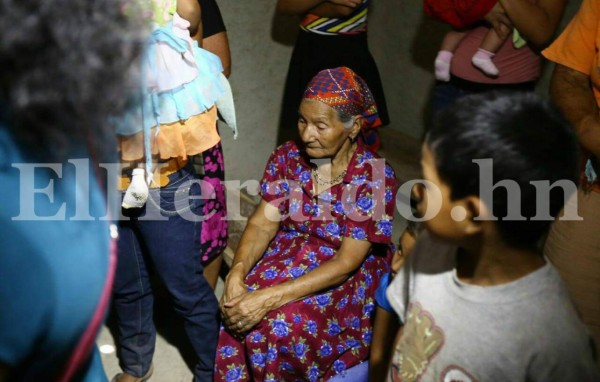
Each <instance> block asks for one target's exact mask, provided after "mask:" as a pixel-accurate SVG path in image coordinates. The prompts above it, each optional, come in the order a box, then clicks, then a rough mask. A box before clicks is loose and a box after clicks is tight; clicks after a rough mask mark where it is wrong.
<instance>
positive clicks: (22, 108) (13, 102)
mask: <svg viewBox="0 0 600 382" xmlns="http://www.w3.org/2000/svg"><path fill="white" fill-rule="evenodd" d="M127 6H128V5H127V4H126V2H125V1H124V0H101V1H99V0H44V1H40V0H30V1H27V2H23V1H16V0H5V1H2V2H1V3H0V35H1V36H2V39H1V43H0V73H1V75H0V184H1V185H2V186H1V187H0V197H1V198H2V203H1V205H0V221H1V222H2V223H1V224H2V232H1V233H0V247H1V248H2V255H1V256H0V304H2V313H1V314H0V381H83V380H85V381H105V380H106V376H105V374H104V371H103V369H102V364H101V362H100V357H99V353H98V352H97V351H96V349H95V346H94V340H95V338H96V335H97V333H98V330H99V328H100V326H101V324H102V322H103V319H104V317H105V313H106V308H107V306H108V301H109V298H110V291H111V288H112V280H113V275H114V267H115V254H114V251H111V250H110V249H111V248H112V246H111V241H110V239H111V234H110V233H111V232H113V235H112V236H113V237H114V232H116V229H114V226H113V227H112V229H111V228H110V225H109V221H108V217H107V216H106V215H107V212H106V199H105V195H104V192H103V191H102V187H101V186H102V183H103V180H102V176H101V175H100V173H101V172H100V168H99V167H98V166H97V164H98V163H104V162H111V161H114V159H115V154H116V150H115V147H116V142H115V133H114V128H113V127H112V126H111V124H110V123H109V120H110V118H109V116H113V117H114V116H118V115H119V114H120V112H121V111H122V110H123V109H124V106H125V105H126V101H127V99H128V97H129V94H128V92H127V90H126V89H128V88H131V86H130V85H129V84H130V83H131V82H132V81H133V80H134V79H135V76H132V75H131V72H130V70H129V69H130V67H131V63H132V62H133V61H134V59H135V57H136V56H137V53H138V51H139V48H140V41H141V40H140V38H139V37H140V35H139V32H140V31H141V30H142V29H141V28H140V27H141V24H139V23H138V22H136V21H135V20H138V19H137V17H136V18H135V19H134V18H132V17H128V16H127V15H126V13H127V12H126V10H127ZM128 13H130V14H137V13H135V12H128ZM17 22H18V25H17V24H16V23H17ZM40 194H41V195H40Z"/></svg>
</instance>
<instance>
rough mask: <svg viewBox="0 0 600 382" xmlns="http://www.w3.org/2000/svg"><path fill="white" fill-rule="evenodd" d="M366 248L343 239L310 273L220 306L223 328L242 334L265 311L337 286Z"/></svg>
mask: <svg viewBox="0 0 600 382" xmlns="http://www.w3.org/2000/svg"><path fill="white" fill-rule="evenodd" d="M370 248H371V243H370V242H368V241H363V240H355V239H351V238H348V237H346V238H344V240H343V241H342V246H341V247H340V249H339V250H338V251H337V252H336V253H335V254H334V255H333V256H332V258H331V259H330V260H327V261H326V262H324V263H322V264H321V265H319V266H318V267H317V268H315V269H313V270H312V271H311V272H309V273H307V274H305V275H303V276H300V277H298V278H297V279H294V280H289V281H286V282H284V283H281V284H278V285H275V286H272V287H268V288H263V289H259V290H256V291H253V292H248V293H245V294H243V295H239V296H238V297H236V298H234V299H231V300H230V301H229V302H227V303H226V304H223V309H222V312H223V318H224V323H225V325H226V326H227V327H228V328H229V329H230V330H231V331H232V332H234V333H237V334H242V333H244V332H246V331H248V330H250V329H251V328H252V327H254V326H255V325H256V324H258V323H259V322H260V320H262V319H263V318H264V316H265V315H266V314H267V313H268V312H270V311H272V310H274V309H277V308H279V307H281V306H283V305H285V304H287V303H289V302H292V301H297V300H301V299H303V298H306V297H308V296H311V295H314V294H316V293H317V292H320V291H322V290H325V289H328V288H331V287H334V286H337V285H340V284H341V283H343V282H344V281H346V280H347V279H348V277H350V275H352V274H353V273H354V272H355V271H356V270H357V269H358V268H359V267H360V266H361V264H362V262H363V261H364V260H365V258H366V257H367V254H368V253H369V249H370Z"/></svg>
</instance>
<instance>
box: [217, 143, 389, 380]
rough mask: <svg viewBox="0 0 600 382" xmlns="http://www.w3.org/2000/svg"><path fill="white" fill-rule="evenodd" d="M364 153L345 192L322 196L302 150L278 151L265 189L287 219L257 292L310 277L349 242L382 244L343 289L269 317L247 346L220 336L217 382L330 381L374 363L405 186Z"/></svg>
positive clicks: (249, 279) (259, 266)
mask: <svg viewBox="0 0 600 382" xmlns="http://www.w3.org/2000/svg"><path fill="white" fill-rule="evenodd" d="M378 158H379V157H378V156H377V155H376V154H374V153H373V152H371V151H369V150H368V149H367V148H365V147H363V146H361V145H359V146H358V148H357V149H356V151H355V153H354V155H353V157H352V159H351V161H350V164H349V166H348V169H347V173H346V175H345V176H344V179H343V181H342V183H340V184H337V185H334V186H333V187H332V188H330V189H329V190H327V191H325V192H322V193H321V194H319V195H318V196H315V195H313V192H312V179H311V166H310V164H309V162H308V161H307V159H306V158H305V157H304V156H303V155H302V154H301V152H300V150H299V149H298V147H297V145H296V144H295V143H294V142H287V143H285V144H283V145H282V146H280V147H278V148H277V149H276V150H275V151H274V152H273V154H271V157H270V158H269V162H268V163H267V166H266V170H265V174H264V177H263V179H262V181H261V194H262V197H263V199H265V201H267V202H269V203H271V204H273V205H276V206H278V207H279V211H280V213H281V215H282V216H283V217H284V218H283V220H282V221H281V223H280V228H279V231H278V233H277V234H276V236H275V238H274V239H273V241H272V242H271V243H270V245H269V247H268V249H267V250H266V252H265V253H264V255H263V256H262V258H261V259H260V260H259V261H258V262H257V263H256V265H255V266H254V268H253V269H252V270H251V271H250V273H248V275H247V276H246V279H245V283H246V285H247V286H248V290H251V291H252V290H257V289H261V288H266V287H269V286H273V285H277V284H280V283H283V282H285V281H288V280H291V279H294V278H298V277H301V276H302V275H304V274H306V273H308V272H310V271H311V270H313V269H315V268H316V267H318V266H319V265H320V264H322V263H324V262H326V261H327V260H329V259H330V258H331V257H332V256H333V255H334V254H335V252H336V250H338V249H339V248H340V246H341V244H342V239H343V238H344V237H351V238H354V239H358V240H367V241H370V242H371V243H373V246H372V247H371V251H370V253H369V254H368V256H367V257H366V259H365V261H364V262H363V264H362V265H361V267H360V268H359V269H358V270H357V271H356V272H355V273H354V274H353V275H351V276H350V277H349V278H348V279H347V280H346V281H345V282H344V283H343V284H341V285H339V286H337V287H333V288H330V289H327V290H323V291H321V292H320V293H319V294H316V295H313V296H310V297H307V298H305V299H304V300H300V301H295V302H291V303H288V304H286V305H284V306H282V307H280V308H279V309H275V310H273V311H271V312H269V313H268V314H267V315H266V316H265V318H264V319H263V320H262V321H261V322H260V323H259V324H258V325H257V326H255V327H254V328H253V329H252V330H251V331H249V332H248V333H247V335H246V337H245V339H243V340H238V339H236V338H234V337H233V336H232V335H231V334H229V332H227V331H226V330H225V329H224V328H223V327H221V332H220V335H219V343H218V347H217V355H216V367H215V381H322V380H327V379H328V378H330V377H332V376H333V375H335V374H338V373H343V372H344V371H345V370H346V369H348V368H350V367H352V366H355V365H357V364H359V363H361V362H363V361H365V360H367V359H368V356H369V346H370V342H371V337H372V332H373V313H374V309H375V300H374V296H375V291H376V289H377V287H378V286H379V281H380V278H381V277H382V275H384V274H385V273H387V272H388V271H389V263H390V260H391V255H392V251H393V245H392V244H391V236H392V217H393V215H394V200H395V192H396V188H397V181H396V177H395V174H394V171H393V170H392V168H391V167H389V166H387V165H385V164H384V162H383V160H379V161H371V160H372V159H378Z"/></svg>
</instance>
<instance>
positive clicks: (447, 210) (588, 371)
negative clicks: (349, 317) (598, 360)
mask: <svg viewBox="0 0 600 382" xmlns="http://www.w3.org/2000/svg"><path fill="white" fill-rule="evenodd" d="M575 147H576V143H575V139H574V136H573V133H572V132H571V131H570V127H569V126H568V124H567V123H566V122H565V121H564V119H563V118H562V117H561V116H560V115H559V114H558V113H557V112H556V111H555V110H554V109H552V108H551V107H550V106H549V105H548V104H547V103H545V102H543V101H541V100H540V99H539V98H538V97H537V96H535V95H533V94H521V95H517V94H512V95H510V94H502V93H488V94H484V95H479V96H470V97H465V98H463V99H461V100H459V101H457V103H456V104H455V105H454V106H453V107H451V108H449V109H448V110H446V111H444V112H443V113H441V114H440V115H439V117H438V118H436V120H435V121H434V123H433V125H432V127H431V129H430V130H429V131H428V133H427V136H426V139H425V143H424V145H423V158H422V162H421V163H422V168H423V178H424V180H425V181H427V182H428V184H427V188H426V189H425V191H422V192H421V194H420V195H419V197H420V200H419V205H418V209H419V214H420V216H424V217H429V218H428V219H426V220H425V222H424V224H425V227H426V228H427V231H428V233H425V234H423V235H421V236H420V237H419V240H418V242H417V247H416V248H415V250H414V253H413V255H412V256H411V257H410V258H409V261H408V263H407V264H405V267H404V268H403V270H401V271H400V273H399V274H398V276H397V277H396V279H395V280H394V281H393V283H392V285H391V286H390V287H389V288H388V290H387V295H388V298H389V300H390V303H391V305H392V307H393V308H394V310H395V311H396V313H398V315H399V317H400V320H401V321H402V322H403V325H404V326H403V329H402V330H403V332H402V335H401V338H400V339H399V341H398V343H397V346H396V347H395V354H394V355H393V359H392V368H391V371H390V375H389V378H390V380H392V381H397V380H403V381H404V380H417V379H418V378H424V380H443V381H450V380H461V381H477V380H479V381H524V380H527V381H597V380H598V379H599V378H600V375H599V374H598V370H597V369H596V367H595V365H594V360H593V349H592V346H591V340H590V337H589V335H588V333H587V332H586V331H585V328H584V327H583V325H582V323H581V322H580V320H579V318H578V317H577V315H576V313H575V310H574V308H573V307H572V305H571V302H570V301H569V299H568V295H567V293H566V291H565V288H564V286H563V284H562V281H561V280H560V277H559V276H558V273H557V272H556V270H555V269H554V268H553V266H552V265H551V264H550V263H548V262H547V261H546V260H545V259H544V257H543V256H542V255H541V253H540V249H539V244H540V242H541V241H542V239H543V237H544V235H545V234H546V233H547V231H548V228H549V225H550V223H551V222H552V220H553V218H554V217H556V216H557V214H558V212H559V211H560V209H561V208H562V206H563V205H564V200H565V199H566V198H567V197H569V196H570V194H571V193H572V192H574V191H575V190H576V182H577V164H578V158H577V155H576V154H575V153H576V151H575ZM550 185H551V186H550ZM552 186H553V187H552ZM538 188H539V189H538ZM429 209H433V211H434V215H435V216H433V217H431V216H430V215H432V213H431V211H429ZM436 209H437V210H436Z"/></svg>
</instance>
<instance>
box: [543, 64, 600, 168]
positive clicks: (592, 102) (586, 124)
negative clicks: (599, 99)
mask: <svg viewBox="0 0 600 382" xmlns="http://www.w3.org/2000/svg"><path fill="white" fill-rule="evenodd" d="M550 96H551V97H552V100H553V101H554V103H555V104H556V106H557V107H558V108H559V109H560V111H561V112H562V113H563V114H564V116H565V117H566V118H567V119H568V120H569V122H571V124H572V125H573V127H574V128H575V132H576V133H577V138H578V139H579V143H580V144H581V145H582V146H583V147H584V148H586V149H587V150H588V151H590V152H591V153H593V154H594V156H596V158H600V117H599V116H598V106H597V105H596V98H595V97H594V93H593V91H592V89H591V87H590V78H589V76H588V75H587V74H584V73H580V72H578V71H576V70H573V69H570V68H568V67H566V66H563V65H560V64H556V67H555V68H554V72H553V73H552V80H551V82H550Z"/></svg>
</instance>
